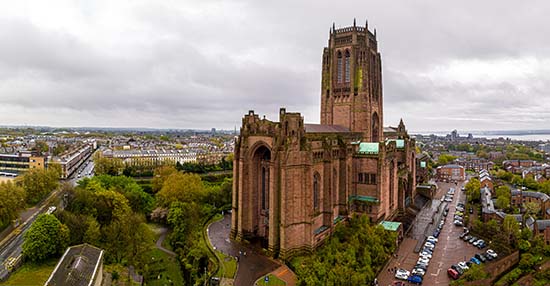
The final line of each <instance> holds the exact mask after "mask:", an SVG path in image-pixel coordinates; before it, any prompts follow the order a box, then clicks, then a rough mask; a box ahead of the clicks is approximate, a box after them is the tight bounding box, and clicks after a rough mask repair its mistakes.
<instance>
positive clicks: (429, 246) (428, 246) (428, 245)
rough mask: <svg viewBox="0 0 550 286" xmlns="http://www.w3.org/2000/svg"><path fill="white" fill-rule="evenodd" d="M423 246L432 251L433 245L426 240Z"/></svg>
mask: <svg viewBox="0 0 550 286" xmlns="http://www.w3.org/2000/svg"><path fill="white" fill-rule="evenodd" d="M424 247H426V248H427V249H429V250H432V251H433V250H434V247H435V246H434V245H433V244H431V243H429V242H426V244H424Z"/></svg>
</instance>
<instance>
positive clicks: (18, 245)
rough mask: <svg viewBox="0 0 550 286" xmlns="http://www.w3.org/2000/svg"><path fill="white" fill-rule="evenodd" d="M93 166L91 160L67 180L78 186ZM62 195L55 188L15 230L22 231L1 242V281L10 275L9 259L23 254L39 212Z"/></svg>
mask: <svg viewBox="0 0 550 286" xmlns="http://www.w3.org/2000/svg"><path fill="white" fill-rule="evenodd" d="M81 168H82V167H81ZM93 168H94V163H93V162H91V161H90V163H88V165H87V166H86V167H84V170H83V171H82V172H81V176H80V177H78V172H75V174H73V175H72V176H71V178H69V179H68V180H66V181H67V182H69V183H71V185H73V186H76V184H77V183H78V181H79V180H81V179H83V178H85V177H91V176H92V175H93V172H92V170H93ZM88 174H90V175H88ZM61 195H62V194H61V190H55V191H54V192H52V193H51V194H50V195H49V196H48V198H47V199H45V200H43V202H42V203H41V205H40V206H39V207H37V208H35V211H34V212H33V213H32V214H31V216H30V218H29V219H27V220H26V221H25V222H23V223H22V225H21V226H20V227H19V228H16V230H14V231H17V230H18V229H20V232H19V233H18V234H15V233H14V232H12V235H11V236H8V237H9V238H8V239H6V240H5V241H2V242H1V243H2V245H0V261H1V264H0V281H4V280H5V279H6V278H7V277H8V276H9V271H8V269H7V265H6V264H7V262H8V259H9V258H10V257H13V258H18V257H20V256H21V253H22V251H23V249H22V245H23V236H24V234H25V233H26V232H27V230H28V229H29V228H30V226H31V225H32V223H33V222H34V221H35V220H36V217H38V215H39V214H42V213H45V212H46V211H47V209H48V207H49V205H48V202H50V201H51V200H52V199H54V198H56V197H60V196H61Z"/></svg>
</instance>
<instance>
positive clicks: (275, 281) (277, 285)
mask: <svg viewBox="0 0 550 286" xmlns="http://www.w3.org/2000/svg"><path fill="white" fill-rule="evenodd" d="M267 276H268V277H269V282H267V283H266V282H265V276H263V277H262V278H260V279H258V281H256V285H258V286H285V285H286V283H285V281H283V280H281V279H279V278H277V276H275V275H272V274H268V275H267Z"/></svg>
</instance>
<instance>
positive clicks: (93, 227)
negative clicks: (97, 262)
mask: <svg viewBox="0 0 550 286" xmlns="http://www.w3.org/2000/svg"><path fill="white" fill-rule="evenodd" d="M87 224H88V227H87V229H86V232H85V233H84V237H83V242H86V243H89V244H92V245H98V244H99V240H100V239H101V230H100V229H99V227H100V226H99V223H97V220H95V219H94V218H88V222H87Z"/></svg>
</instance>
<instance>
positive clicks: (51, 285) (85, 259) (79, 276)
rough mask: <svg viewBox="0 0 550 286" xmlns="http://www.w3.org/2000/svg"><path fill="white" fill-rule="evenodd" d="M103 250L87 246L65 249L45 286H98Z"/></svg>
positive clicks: (101, 273) (100, 277)
mask: <svg viewBox="0 0 550 286" xmlns="http://www.w3.org/2000/svg"><path fill="white" fill-rule="evenodd" d="M102 281H103V250H102V249H100V248H97V247H95V246H93V245H89V244H86V243H85V244H81V245H75V246H71V247H69V248H67V250H66V251H65V254H63V257H61V260H59V262H58V263H57V265H56V266H55V269H54V270H53V272H52V274H51V275H50V278H48V281H46V284H44V285H45V286H66V285H71V286H92V285H93V286H100V285H101V282H102Z"/></svg>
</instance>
